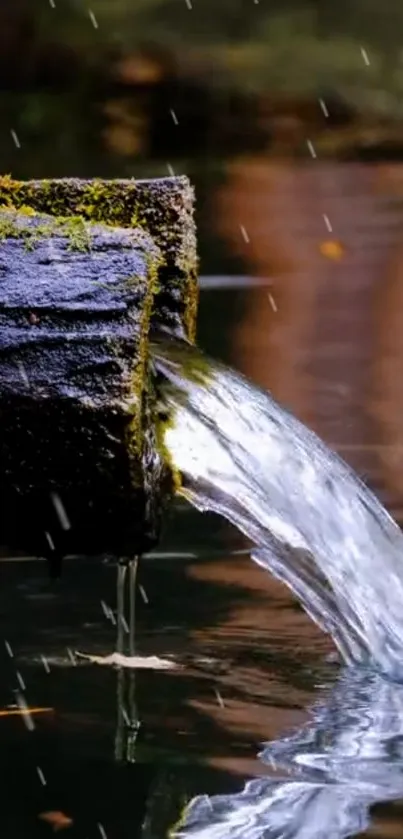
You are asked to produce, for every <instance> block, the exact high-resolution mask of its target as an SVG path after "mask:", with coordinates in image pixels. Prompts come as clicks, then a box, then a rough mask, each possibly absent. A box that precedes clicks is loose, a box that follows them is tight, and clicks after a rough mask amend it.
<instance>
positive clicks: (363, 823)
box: [176, 669, 403, 839]
mask: <svg viewBox="0 0 403 839" xmlns="http://www.w3.org/2000/svg"><path fill="white" fill-rule="evenodd" d="M312 717H313V719H312V722H310V723H309V724H308V725H307V726H305V727H303V728H301V729H300V730H298V731H296V732H295V733H294V734H292V735H291V736H290V737H286V738H284V739H282V740H279V741H277V742H276V741H274V742H272V743H267V744H265V746H264V749H263V751H262V752H261V754H260V758H261V760H262V762H263V763H265V764H267V765H269V766H271V767H272V768H273V771H275V772H276V777H274V778H258V779H254V780H252V781H249V782H248V783H247V784H246V786H245V788H244V790H243V791H242V792H241V793H239V794H235V795H219V796H213V797H208V796H200V797H198V798H196V799H194V800H193V802H192V803H191V804H190V805H189V807H188V808H187V810H186V812H185V815H184V817H183V821H182V824H181V827H180V828H178V829H177V833H176V835H177V836H183V837H189V839H190V837H192V839H269V837H270V839H280V837H281V839H315V837H317V839H322V837H326V839H344V837H347V836H351V835H352V834H355V833H357V832H359V831H362V830H364V829H365V828H366V827H367V825H368V822H369V808H370V806H371V805H372V804H375V803H376V802H378V801H387V800H389V801H390V800H395V799H397V798H399V797H401V796H403V686H401V685H397V684H394V683H391V682H387V681H386V680H385V679H384V678H383V677H382V676H381V675H379V674H376V673H373V672H368V671H366V670H361V669H359V670H353V669H350V670H346V671H344V672H343V673H342V674H341V676H340V678H339V680H338V682H337V683H336V685H335V686H334V687H333V689H332V690H331V692H330V694H329V696H328V697H327V699H326V700H325V701H324V702H322V703H318V704H317V705H316V706H315V707H314V708H313V709H312ZM284 770H285V771H286V772H287V773H288V774H287V775H286V776H284ZM278 772H282V773H283V775H282V777H278V776H277V773H278Z"/></svg>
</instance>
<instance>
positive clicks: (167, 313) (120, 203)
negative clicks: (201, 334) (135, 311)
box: [0, 175, 198, 340]
mask: <svg viewBox="0 0 403 839" xmlns="http://www.w3.org/2000/svg"><path fill="white" fill-rule="evenodd" d="M1 206H9V207H14V208H18V209H23V210H24V209H25V211H28V212H29V210H30V209H33V210H36V211H38V212H42V213H47V214H49V215H52V216H56V217H60V216H61V217H66V216H69V217H71V216H73V217H76V218H77V217H81V218H83V219H85V220H88V221H91V222H102V223H105V224H110V225H116V226H118V227H134V228H138V227H141V228H142V229H143V230H145V231H146V232H148V233H149V234H150V236H151V237H152V238H153V239H154V241H155V243H156V245H157V246H158V247H159V248H160V250H161V254H162V261H161V264H160V266H159V269H158V278H159V285H160V292H159V294H158V295H157V297H156V300H155V311H154V318H153V320H154V323H155V325H162V326H165V327H168V328H169V329H170V330H171V331H173V332H175V333H176V334H178V335H179V336H186V337H188V338H189V339H190V340H194V337H195V331H196V312H197V302H198V284H197V252H196V231H195V224H194V217H193V216H194V190H193V187H192V186H191V184H190V182H189V179H188V178H187V177H186V176H185V175H183V176H178V177H172V178H160V179H157V180H139V181H136V180H134V179H132V180H111V181H107V180H101V179H95V180H80V179H76V178H62V179H55V180H41V181H36V180H33V181H16V180H13V179H12V178H11V177H9V176H8V175H5V176H2V177H0V207H1Z"/></svg>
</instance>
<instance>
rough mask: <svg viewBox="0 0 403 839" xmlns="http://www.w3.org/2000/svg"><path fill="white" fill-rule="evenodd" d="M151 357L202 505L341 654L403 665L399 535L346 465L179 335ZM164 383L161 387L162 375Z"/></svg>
mask: <svg viewBox="0 0 403 839" xmlns="http://www.w3.org/2000/svg"><path fill="white" fill-rule="evenodd" d="M153 357H154V362H155V365H156V368H157V371H158V373H159V375H160V376H161V377H162V394H163V401H164V403H165V405H166V408H167V410H168V412H169V414H170V415H171V416H172V421H170V422H168V423H167V425H166V430H165V436H164V445H165V447H166V449H167V451H168V453H169V456H170V457H171V459H172V462H173V464H174V466H175V468H177V469H178V470H179V471H180V473H181V474H182V480H183V490H182V491H183V493H184V494H185V495H186V496H187V497H188V498H189V499H190V501H191V502H192V503H193V504H195V505H196V506H197V507H199V508H200V509H204V510H213V511H215V512H217V513H220V514H222V515H223V516H225V517H226V518H227V519H229V520H230V521H231V522H232V523H233V524H235V525H236V526H238V527H239V528H240V529H241V530H242V531H243V532H244V533H245V534H246V535H247V536H248V537H249V538H250V539H251V540H252V542H254V544H255V545H256V549H255V550H254V552H253V554H252V555H253V557H254V559H255V560H256V561H257V562H258V563H260V564H261V565H262V566H264V567H265V568H267V569H269V570H270V571H271V572H272V573H273V574H274V575H275V576H276V577H278V578H280V579H281V580H283V581H284V582H285V583H286V584H287V585H288V586H289V587H290V588H291V589H292V590H293V592H294V593H295V594H296V595H297V597H298V598H299V599H300V601H301V603H302V605H303V606H304V608H305V610H306V611H307V612H308V613H309V614H310V615H311V616H312V617H313V619H314V620H315V621H316V622H317V623H318V624H319V625H320V626H321V627H322V628H323V629H324V630H325V631H326V632H328V633H330V634H331V636H332V637H333V639H334V641H335V643H336V645H337V646H338V648H339V650H340V652H341V654H342V656H343V658H344V660H345V661H346V662H347V663H349V664H352V663H353V662H360V663H366V662H368V661H371V662H372V663H374V664H375V666H376V667H377V668H379V670H381V671H382V672H383V673H386V674H388V675H390V676H391V677H392V678H401V677H402V674H403V656H402V650H403V605H402V604H403V535H402V533H401V531H400V529H399V527H398V526H397V524H396V523H395V522H394V521H393V519H392V518H391V517H390V516H389V515H388V513H387V512H386V510H385V509H384V508H383V507H382V505H381V504H380V503H379V501H378V500H377V499H376V498H375V496H374V495H373V494H372V493H371V492H370V491H369V490H368V489H367V488H366V487H365V486H364V484H363V483H362V482H361V481H360V480H359V479H358V477H357V476H356V475H355V474H354V473H353V472H352V470H351V469H350V468H349V467H348V466H347V465H346V464H345V463H344V462H343V461H342V460H341V459H340V458H339V457H338V456H337V455H336V454H334V453H333V452H331V451H330V450H329V449H328V448H327V447H326V446H325V445H324V444H323V443H322V442H321V441H320V439H319V438H318V437H317V436H316V435H315V434H314V433H313V432H311V431H309V430H308V429H307V428H306V427H305V426H304V425H302V424H301V423H300V422H299V421H298V420H297V419H295V418H294V417H293V416H292V415H291V414H289V413H288V412H287V411H286V410H284V409H283V408H281V407H280V406H279V405H278V404H277V403H276V402H275V401H274V400H273V398H272V397H271V396H270V394H269V393H267V392H265V391H262V390H260V389H258V388H257V387H255V386H253V385H252V384H250V382H248V381H247V380H246V379H245V378H244V377H242V376H241V375H239V374H238V373H236V372H234V371H233V370H231V369H229V368H227V367H226V366H224V365H223V364H220V363H217V362H213V361H210V360H208V359H206V358H205V357H204V356H203V355H202V354H201V353H200V352H199V351H198V350H197V349H196V348H194V347H191V346H190V345H187V344H185V343H183V342H178V341H176V340H175V341H174V340H171V339H168V338H161V339H160V338H159V339H158V340H155V341H154V342H153ZM164 382H165V384H164Z"/></svg>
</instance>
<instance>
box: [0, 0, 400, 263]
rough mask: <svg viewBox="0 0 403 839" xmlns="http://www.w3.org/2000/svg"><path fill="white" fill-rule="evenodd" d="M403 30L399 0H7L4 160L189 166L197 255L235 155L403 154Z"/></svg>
mask: <svg viewBox="0 0 403 839" xmlns="http://www.w3.org/2000/svg"><path fill="white" fill-rule="evenodd" d="M402 28H403V3H402V2H401V0H384V2H383V3H380V2H379V0H365V2H364V0H339V2H338V3H337V4H335V3H334V2H333V0H311V2H307V0H304V1H303V2H297V0H270V2H269V1H268V0H218V2H217V0H89V4H87V2H85V0H2V2H1V4H0V122H1V126H2V131H1V132H0V159H1V165H0V169H1V171H3V172H10V173H12V174H13V176H15V177H23V178H24V177H35V176H36V177H44V176H47V177H55V176H62V175H65V176H68V175H76V176H82V177H84V176H85V177H94V176H97V175H99V176H103V177H116V176H120V177H131V176H134V177H141V176H150V175H151V176H161V175H166V174H169V173H172V172H187V173H188V174H189V175H190V177H191V178H192V180H193V181H194V183H195V185H196V189H197V195H198V205H199V218H198V224H199V231H200V240H201V243H202V245H201V249H202V256H203V250H204V249H205V247H206V248H207V251H209V249H210V250H211V246H212V245H211V241H210V244H207V245H205V243H206V242H207V240H208V239H209V237H210V240H211V238H212V237H213V238H214V234H213V233H212V231H211V229H210V228H211V225H210V227H209V231H208V232H207V233H206V235H204V234H205V232H206V227H207V226H209V219H208V216H209V210H208V195H209V194H210V192H211V189H212V187H213V186H214V188H216V187H217V185H219V184H220V182H221V181H222V180H223V179H224V178H225V177H226V166H227V163H228V161H231V160H233V159H238V158H239V156H243V157H245V156H250V157H256V156H257V155H260V156H261V155H264V156H265V158H266V159H268V158H269V157H270V158H275V157H280V158H283V157H286V158H287V159H289V158H290V157H291V158H296V159H301V160H303V161H305V160H309V159H310V146H309V143H308V142H307V138H309V140H310V141H311V142H312V143H313V146H314V149H315V150H316V153H317V155H318V156H321V157H322V158H323V157H331V158H337V159H344V160H351V159H353V160H357V159H358V160H376V159H379V158H382V159H385V158H397V159H399V158H401V156H402V151H403V129H402V125H403V123H402V116H403V110H402V101H403V100H402V94H403V45H402V42H401V32H402V31H403V30H402ZM214 247H215V265H214V270H217V269H219V267H220V264H221V262H222V260H221V250H222V247H223V246H222V243H220V242H219V241H218V240H217V237H216V238H215V239H214ZM220 249H221V250H220ZM223 260H224V262H225V267H226V270H232V269H233V268H234V266H235V268H236V265H235V263H234V260H235V262H236V259H235V257H232V256H231V257H230V258H229V257H228V254H227V255H226V256H223ZM228 260H230V262H231V264H228Z"/></svg>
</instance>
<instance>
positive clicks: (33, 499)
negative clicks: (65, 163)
mask: <svg viewBox="0 0 403 839" xmlns="http://www.w3.org/2000/svg"><path fill="white" fill-rule="evenodd" d="M178 181H179V183H178ZM95 187H96V191H95V193H93V192H91V194H90V195H89V191H91V190H94V182H81V181H67V180H66V181H49V182H32V183H30V182H26V183H16V182H13V181H10V179H8V178H3V179H0V498H1V505H2V511H1V512H2V515H1V517H0V544H1V545H5V546H7V551H8V552H9V551H10V550H13V551H15V550H18V551H23V552H25V553H30V554H33V555H42V556H48V557H51V558H52V559H53V560H54V562H55V563H57V560H58V559H60V558H61V557H62V556H63V555H65V554H67V553H75V554H77V553H80V554H97V555H99V554H112V555H115V556H118V557H122V556H131V555H133V554H135V553H139V552H142V551H144V550H146V549H149V548H150V546H151V545H152V544H153V543H155V541H156V540H157V538H158V532H159V523H160V517H161V507H162V504H163V500H164V496H166V495H169V491H170V487H171V482H170V476H169V474H168V469H167V467H166V465H165V464H164V463H163V458H162V456H161V454H160V452H159V451H158V446H157V443H156V438H155V431H154V423H153V419H154V416H153V411H154V398H155V394H154V392H153V385H152V381H151V379H150V376H149V375H148V373H149V369H148V364H149V362H148V340H149V332H150V328H151V327H159V326H164V327H167V328H169V329H171V330H172V331H174V332H175V333H176V334H184V335H187V336H188V337H193V334H194V321H195V311H196V306H197V299H196V287H197V283H196V256H195V236H194V226H193V216H192V211H193V206H192V192H191V189H190V186H189V184H188V182H187V179H178V180H176V179H166V180H165V181H162V182H158V181H155V182H143V184H142V185H141V186H139V185H138V184H134V182H131V181H129V182H110V183H109V184H108V182H95ZM90 197H92V200H93V203H92V204H90V203H89V198H90ZM170 197H171V203H170V200H169V198H170ZM86 202H87V203H86ZM167 217H168V218H170V219H171V221H172V227H171V228H170V230H168V229H166V228H165V227H164V225H165V222H166V218H167ZM140 218H141V219H143V223H141V222H140ZM101 219H102V220H101ZM144 219H146V221H144ZM147 219H148V221H147Z"/></svg>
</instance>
